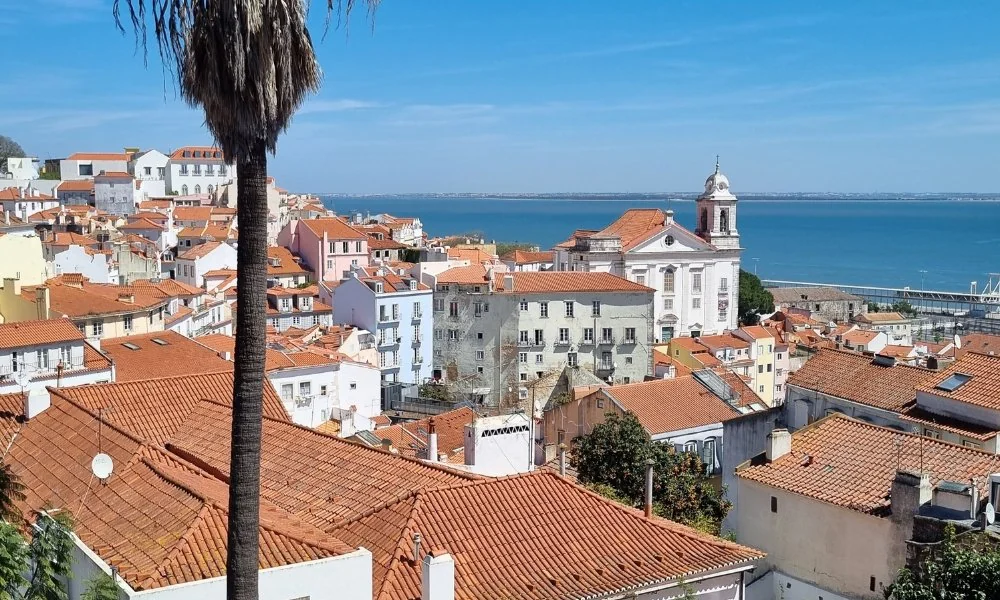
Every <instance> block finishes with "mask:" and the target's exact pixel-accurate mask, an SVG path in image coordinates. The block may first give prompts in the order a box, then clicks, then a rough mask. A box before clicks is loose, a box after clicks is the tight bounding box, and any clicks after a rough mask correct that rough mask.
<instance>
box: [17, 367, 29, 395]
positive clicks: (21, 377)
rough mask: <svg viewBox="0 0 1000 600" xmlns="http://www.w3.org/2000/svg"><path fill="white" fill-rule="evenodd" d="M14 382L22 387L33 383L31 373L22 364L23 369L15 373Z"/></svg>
mask: <svg viewBox="0 0 1000 600" xmlns="http://www.w3.org/2000/svg"><path fill="white" fill-rule="evenodd" d="M14 382H15V383H16V384H17V386H18V387H19V388H21V389H24V388H26V387H28V384H29V383H31V373H28V371H27V370H26V369H25V368H24V366H23V365H22V366H21V370H20V371H18V372H17V373H16V374H15V375H14Z"/></svg>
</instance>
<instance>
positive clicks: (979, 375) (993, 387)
mask: <svg viewBox="0 0 1000 600" xmlns="http://www.w3.org/2000/svg"><path fill="white" fill-rule="evenodd" d="M953 375H966V376H968V377H970V379H969V380H968V381H966V382H965V383H963V384H961V385H960V386H959V387H957V388H956V389H954V390H952V391H946V390H943V389H941V388H939V387H937V386H939V385H941V384H942V383H944V381H945V380H947V379H949V378H950V377H952V376H953ZM917 390H918V391H921V392H926V393H928V394H933V395H935V396H941V397H944V398H950V399H952V400H956V401H958V402H964V403H966V404H973V405H975V406H982V407H984V408H989V409H992V410H1000V356H991V355H989V354H979V353H978V352H966V353H965V354H963V355H962V358H960V359H958V360H956V361H955V362H954V363H952V364H951V366H949V367H948V368H947V369H945V370H944V371H942V372H940V373H937V374H935V375H934V376H932V377H928V378H927V379H925V380H924V381H923V382H922V383H921V384H920V385H918V386H917Z"/></svg>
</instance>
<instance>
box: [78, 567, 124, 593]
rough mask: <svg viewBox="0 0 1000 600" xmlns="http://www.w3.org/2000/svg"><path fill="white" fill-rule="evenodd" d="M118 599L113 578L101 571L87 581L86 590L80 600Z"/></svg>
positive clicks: (116, 585) (116, 586)
mask: <svg viewBox="0 0 1000 600" xmlns="http://www.w3.org/2000/svg"><path fill="white" fill-rule="evenodd" d="M120 597H121V594H120V593H119V590H118V584H116V583H115V578H114V577H112V576H111V575H108V574H107V573H104V572H103V571H102V572H100V573H98V574H97V575H95V576H93V577H91V578H90V579H88V580H87V589H86V590H84V592H83V594H82V595H81V596H80V600H118V599H119V598H120Z"/></svg>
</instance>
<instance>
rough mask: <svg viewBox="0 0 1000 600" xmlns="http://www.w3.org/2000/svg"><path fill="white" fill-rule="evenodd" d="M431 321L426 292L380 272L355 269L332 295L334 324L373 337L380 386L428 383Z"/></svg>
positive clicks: (414, 282) (430, 304) (384, 270)
mask: <svg viewBox="0 0 1000 600" xmlns="http://www.w3.org/2000/svg"><path fill="white" fill-rule="evenodd" d="M432 316H433V292H432V291H431V288H429V287H428V286H426V285H424V284H422V283H420V282H418V281H417V280H416V279H415V278H414V277H412V276H410V275H399V274H396V273H393V272H392V271H391V270H389V269H387V268H384V267H356V268H354V269H352V271H351V272H350V276H349V277H347V278H345V279H343V280H341V282H340V284H339V285H337V287H335V288H334V290H333V320H334V322H335V323H349V324H351V325H354V326H356V327H360V328H362V329H367V330H368V331H371V332H372V333H374V334H375V339H376V340H377V341H376V343H377V344H378V350H379V366H380V367H381V368H382V380H383V381H400V382H409V383H423V382H424V381H426V380H428V379H430V377H431V361H432V359H433V356H434V354H433V350H434V342H433V334H434V325H433V321H432Z"/></svg>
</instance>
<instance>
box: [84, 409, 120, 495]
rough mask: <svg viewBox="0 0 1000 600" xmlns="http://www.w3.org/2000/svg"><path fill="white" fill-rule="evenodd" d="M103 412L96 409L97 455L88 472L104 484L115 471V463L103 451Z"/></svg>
mask: <svg viewBox="0 0 1000 600" xmlns="http://www.w3.org/2000/svg"><path fill="white" fill-rule="evenodd" d="M104 410H105V409H103V408H99V409H97V455H96V456H94V459H93V460H92V461H90V470H91V471H92V472H93V473H94V476H95V477H97V478H98V479H100V480H101V483H106V482H107V479H108V477H111V473H112V472H114V470H115V462H114V461H113V460H112V459H111V457H110V456H108V455H107V454H105V453H104V451H103V443H104V437H103V425H104Z"/></svg>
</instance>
